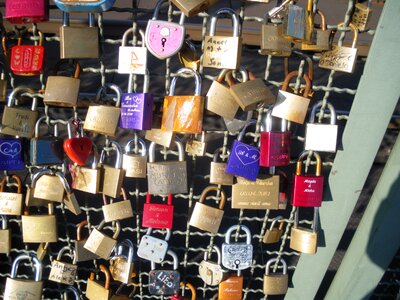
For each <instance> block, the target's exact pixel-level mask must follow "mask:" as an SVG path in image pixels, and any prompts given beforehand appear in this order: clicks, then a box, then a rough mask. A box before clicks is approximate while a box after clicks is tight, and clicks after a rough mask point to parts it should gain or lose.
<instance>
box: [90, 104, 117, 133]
mask: <svg viewBox="0 0 400 300" xmlns="http://www.w3.org/2000/svg"><path fill="white" fill-rule="evenodd" d="M120 114H121V109H120V108H119V107H114V106H107V105H91V106H89V109H88V112H87V115H86V119H85V124H84V125H83V129H84V130H89V131H93V132H97V133H100V134H104V135H108V136H115V134H116V131H117V128H118V124H119V117H120Z"/></svg>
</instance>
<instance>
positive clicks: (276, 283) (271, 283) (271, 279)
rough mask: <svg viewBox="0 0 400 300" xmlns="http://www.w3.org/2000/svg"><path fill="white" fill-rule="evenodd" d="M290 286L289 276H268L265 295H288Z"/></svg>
mask: <svg viewBox="0 0 400 300" xmlns="http://www.w3.org/2000/svg"><path fill="white" fill-rule="evenodd" d="M288 284H289V275H288V274H268V275H264V286H263V290H264V294H266V295H283V294H286V292H287V289H288Z"/></svg>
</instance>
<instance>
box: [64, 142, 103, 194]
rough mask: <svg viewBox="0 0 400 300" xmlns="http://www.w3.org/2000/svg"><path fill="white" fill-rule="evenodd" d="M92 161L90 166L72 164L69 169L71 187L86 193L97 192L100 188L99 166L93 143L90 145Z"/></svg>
mask: <svg viewBox="0 0 400 300" xmlns="http://www.w3.org/2000/svg"><path fill="white" fill-rule="evenodd" d="M92 155H93V161H92V163H91V167H90V168H88V167H84V166H74V167H73V168H72V169H71V175H72V179H73V180H72V188H73V189H75V190H79V191H82V192H86V193H91V194H97V193H98V192H99V189H100V177H101V176H100V175H101V174H100V168H99V166H98V154H97V147H96V145H95V144H93V146H92Z"/></svg>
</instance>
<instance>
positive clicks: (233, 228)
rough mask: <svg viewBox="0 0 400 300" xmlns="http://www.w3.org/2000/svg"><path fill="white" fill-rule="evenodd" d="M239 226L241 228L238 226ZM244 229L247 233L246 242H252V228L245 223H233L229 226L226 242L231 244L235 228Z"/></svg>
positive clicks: (248, 243)
mask: <svg viewBox="0 0 400 300" xmlns="http://www.w3.org/2000/svg"><path fill="white" fill-rule="evenodd" d="M238 227H239V228H238ZM237 229H239V231H240V230H243V231H244V232H245V233H246V244H247V245H250V244H251V232H250V229H249V228H248V227H247V226H245V225H241V224H240V225H232V226H231V227H229V228H228V230H227V231H226V233H225V243H226V244H230V240H231V234H232V232H233V231H234V230H237Z"/></svg>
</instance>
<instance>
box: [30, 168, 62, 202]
mask: <svg viewBox="0 0 400 300" xmlns="http://www.w3.org/2000/svg"><path fill="white" fill-rule="evenodd" d="M48 171H50V170H46V169H43V170H42V171H39V172H38V173H37V174H35V176H34V177H33V179H32V182H31V188H32V189H33V190H34V191H33V197H34V198H38V199H42V200H47V201H52V202H59V203H61V202H62V201H63V199H64V192H65V191H64V184H63V182H62V180H61V179H60V178H59V177H58V176H57V175H56V174H55V173H54V172H52V171H50V172H48Z"/></svg>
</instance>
